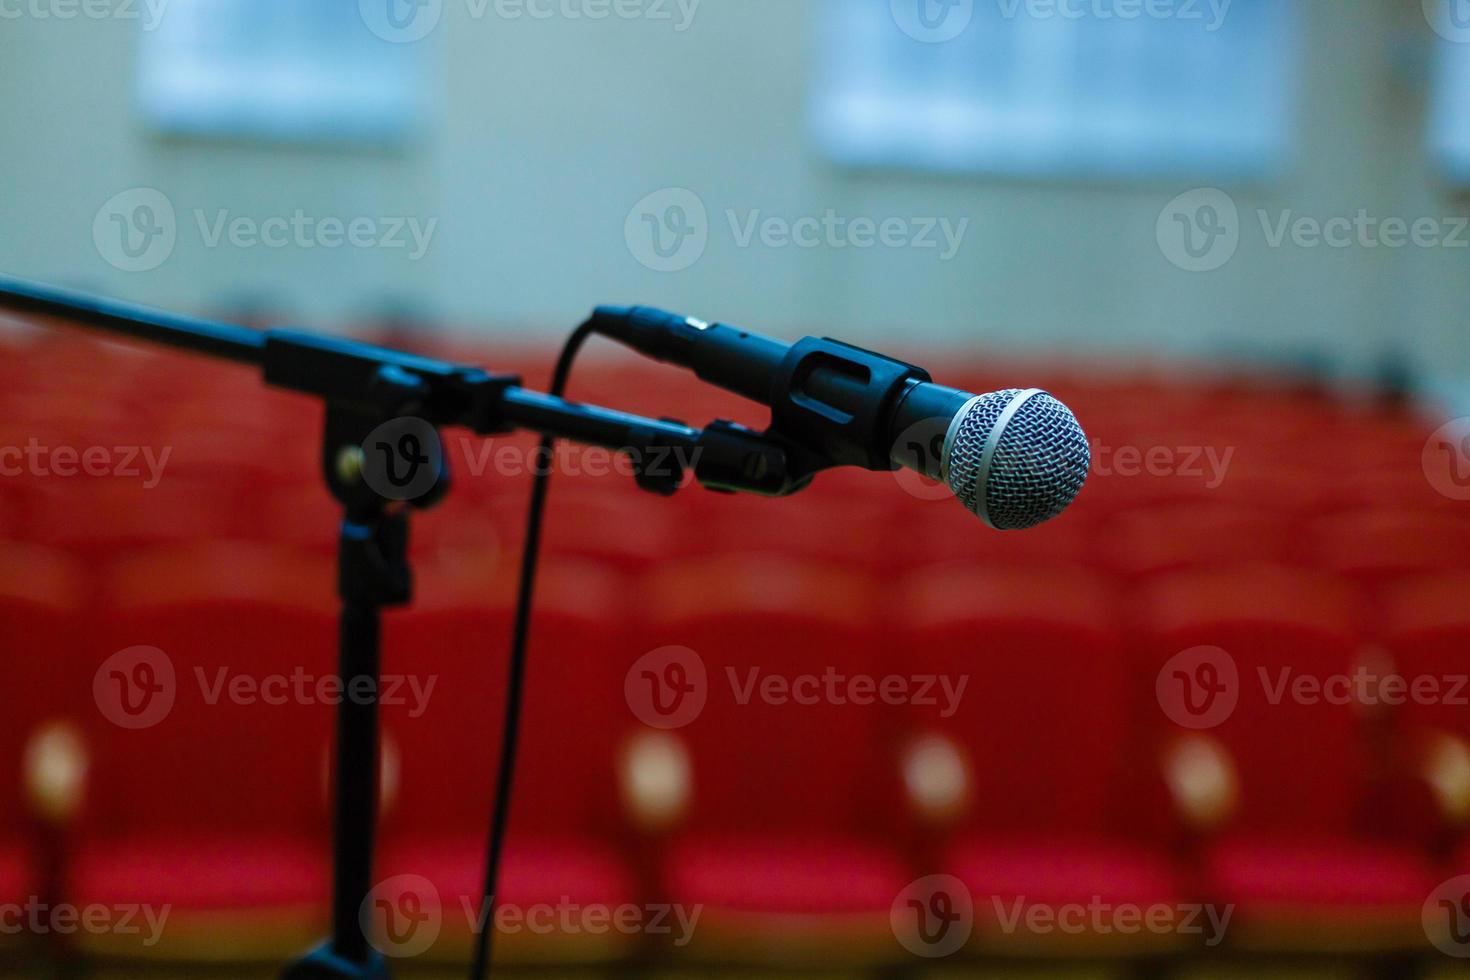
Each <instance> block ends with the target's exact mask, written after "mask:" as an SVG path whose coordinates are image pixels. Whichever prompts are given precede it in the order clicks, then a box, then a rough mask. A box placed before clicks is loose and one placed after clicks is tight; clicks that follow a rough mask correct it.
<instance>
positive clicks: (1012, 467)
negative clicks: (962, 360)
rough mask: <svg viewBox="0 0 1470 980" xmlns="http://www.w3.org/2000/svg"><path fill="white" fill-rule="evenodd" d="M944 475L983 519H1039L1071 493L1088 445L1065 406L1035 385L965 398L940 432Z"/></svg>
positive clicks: (1019, 523)
mask: <svg viewBox="0 0 1470 980" xmlns="http://www.w3.org/2000/svg"><path fill="white" fill-rule="evenodd" d="M944 460H945V472H944V474H943V476H944V480H945V482H946V483H948V484H949V488H950V490H951V491H953V492H954V495H955V496H957V497H959V498H960V501H961V502H962V503H963V504H964V505H965V507H966V509H968V510H969V511H970V512H971V513H973V514H975V515H976V516H978V517H979V518H980V519H981V520H983V521H985V523H987V524H989V525H990V526H991V527H994V528H997V529H998V530H1002V531H1019V530H1023V529H1025V528H1031V527H1035V526H1037V525H1038V524H1044V523H1046V522H1047V521H1049V520H1051V519H1052V518H1053V517H1056V516H1057V515H1058V514H1060V513H1061V512H1062V511H1064V510H1066V509H1067V507H1068V506H1069V505H1070V504H1071V503H1072V501H1073V500H1075V499H1076V497H1077V494H1078V493H1079V492H1080V491H1081V490H1082V484H1083V483H1084V482H1086V480H1087V470H1088V467H1089V466H1090V465H1091V462H1092V453H1091V450H1090V449H1089V448H1088V445H1087V435H1086V434H1085V433H1084V432H1083V431H1082V426H1081V425H1080V424H1078V422H1077V417H1076V416H1075V415H1073V414H1072V410H1071V409H1069V408H1067V406H1066V405H1063V404H1062V403H1061V402H1059V401H1057V400H1056V399H1055V398H1053V397H1052V396H1051V395H1049V394H1047V393H1046V392H1044V391H1040V390H1037V389H1034V388H1033V389H1028V390H1022V389H1019V388H1011V389H1007V390H1006V391H996V392H991V393H990V394H988V395H980V396H978V397H976V398H974V399H972V400H971V401H970V402H969V404H967V405H966V406H965V407H964V408H963V409H961V410H960V413H959V414H958V415H956V416H955V419H954V422H953V423H952V424H951V426H950V429H949V434H948V436H947V438H946V440H945V453H944Z"/></svg>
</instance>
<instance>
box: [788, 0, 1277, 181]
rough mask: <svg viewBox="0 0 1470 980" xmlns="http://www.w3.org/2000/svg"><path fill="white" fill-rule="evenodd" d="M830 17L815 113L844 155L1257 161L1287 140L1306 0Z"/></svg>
mask: <svg viewBox="0 0 1470 980" xmlns="http://www.w3.org/2000/svg"><path fill="white" fill-rule="evenodd" d="M1125 11H1126V12H1128V13H1126V14H1125ZM819 16H820V18H821V20H820V22H819V25H818V38H819V43H820V45H821V51H820V64H819V69H818V74H817V79H816V94H815V100H814V113H813V126H814V129H815V134H816V138H817V141H818V143H819V144H820V145H821V146H822V147H823V148H824V150H825V152H826V153H827V154H828V155H829V156H830V157H831V158H832V159H834V160H836V161H837V162H839V163H843V164H849V165H854V166H880V167H913V168H922V169H933V170H946V171H962V172H964V171H968V172H981V173H995V174H1006V175H1018V176H1029V175H1042V176H1080V177H1092V176H1140V175H1141V176H1161V175H1162V176H1170V175H1187V176H1213V175H1220V176H1239V175H1246V176H1251V175H1257V174H1262V173H1266V172H1269V171H1271V170H1273V169H1275V168H1277V167H1278V166H1280V165H1281V164H1283V163H1284V162H1285V157H1286V155H1287V153H1288V151H1289V148H1290V143H1291V131H1292V126H1293V114H1294V102H1295V98H1294V96H1295V92H1296V78H1295V65H1296V62H1297V44H1298V39H1299V35H1300V23H1299V19H1298V18H1299V10H1298V7H1297V4H1296V3H1295V2H1294V0H1234V2H1233V3H1228V4H1221V3H1214V2H1210V0H1146V2H1137V0H979V2H976V0H867V2H858V3H855V2H853V0H824V2H823V3H822V4H821V5H820V13H819Z"/></svg>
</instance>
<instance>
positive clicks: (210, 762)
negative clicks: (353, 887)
mask: <svg viewBox="0 0 1470 980" xmlns="http://www.w3.org/2000/svg"><path fill="white" fill-rule="evenodd" d="M108 583H109V585H108V589H107V609H106V612H105V613H104V615H103V617H102V619H101V621H100V623H99V625H98V627H97V629H96V633H95V636H94V638H93V640H94V642H93V645H92V649H93V651H94V652H93V654H92V655H91V657H89V661H90V663H91V664H92V665H94V666H95V669H96V676H95V679H94V681H93V684H92V692H93V696H94V697H95V698H96V704H97V708H98V709H99V710H98V711H97V712H96V713H95V714H96V718H95V721H94V722H93V724H92V725H91V737H90V746H91V752H92V755H93V767H92V779H91V784H90V786H89V789H88V799H87V806H86V811H85V818H86V819H85V820H84V821H83V825H82V832H83V842H82V845H83V846H82V847H81V848H80V850H79V853H78V856H77V858H76V860H75V862H74V863H73V865H72V867H71V869H70V874H69V884H68V888H69V893H70V895H71V896H73V898H74V899H75V900H76V901H78V902H80V903H83V904H87V903H92V902H98V903H102V904H107V905H115V904H117V903H119V902H137V901H140V900H142V899H140V896H141V895H147V896H150V897H151V898H152V899H156V900H158V901H163V902H167V904H168V905H169V906H170V907H171V909H172V912H171V918H170V925H171V928H170V929H169V931H168V933H167V934H166V935H165V937H164V939H165V942H164V943H160V944H159V945H158V946H156V947H151V948H147V949H141V948H138V946H137V944H136V942H133V943H129V942H128V941H127V938H126V937H121V936H114V937H110V938H104V937H93V938H94V939H95V942H96V943H97V944H98V948H99V950H102V951H105V952H107V953H109V954H114V955H128V956H134V955H145V954H146V955H150V956H153V955H185V956H191V957H193V956H198V957H204V958H212V957H214V956H220V955H223V956H230V955H234V954H237V953H239V952H241V950H242V948H243V949H248V950H251V951H253V952H261V953H262V954H265V953H266V952H267V951H268V954H269V955H272V956H274V955H278V954H284V953H289V952H290V951H291V950H293V949H299V947H300V945H301V944H302V943H303V942H305V941H308V940H309V939H310V937H311V935H312V934H314V933H316V932H318V931H319V930H320V929H321V928H322V918H323V914H324V911H325V902H326V898H327V890H328V873H327V871H328V869H327V839H326V835H325V831H326V829H327V826H326V825H327V821H326V812H325V807H324V803H325V796H324V791H325V777H326V760H327V757H328V756H327V750H328V744H329V741H328V739H329V734H330V731H331V723H332V718H333V713H334V711H335V705H334V703H333V702H332V698H333V694H332V688H330V687H326V688H324V687H323V686H322V684H323V683H330V679H331V678H332V677H333V676H334V674H335V669H336V668H335V663H336V658H335V647H336V622H335V614H334V612H335V605H336V604H335V600H334V598H333V595H332V590H333V585H334V584H335V583H334V578H333V576H332V573H331V566H330V564H329V563H327V562H325V561H322V560H318V559H310V558H304V557H302V556H300V555H298V554H295V553H292V552H287V551H280V550H276V549H270V548H265V547H260V546H249V545H243V544H229V545H219V544H200V545H194V546H186V547H181V548H177V549H169V550H160V551H154V552H150V553H148V554H147V555H144V556H141V557H136V558H132V559H128V560H124V561H121V562H119V563H118V564H117V565H115V566H114V567H113V568H112V569H110V571H109V576H108ZM89 941H91V940H89Z"/></svg>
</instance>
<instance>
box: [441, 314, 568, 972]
mask: <svg viewBox="0 0 1470 980" xmlns="http://www.w3.org/2000/svg"><path fill="white" fill-rule="evenodd" d="M592 333H593V324H592V321H590V320H589V321H587V322H586V323H584V324H582V325H581V326H580V327H578V328H577V329H576V330H574V331H572V335H571V336H570V337H568V338H567V342H566V344H565V345H564V346H563V347H562V349H561V356H560V357H558V358H557V361H556V370H555V371H554V372H553V373H552V375H551V394H552V395H554V396H556V397H557V398H560V397H562V396H563V395H564V394H566V388H567V378H568V376H569V375H570V374H571V373H572V361H573V360H575V359H576V357H577V352H578V351H580V350H581V349H582V345H583V344H584V343H586V341H587V338H588V337H590V336H591V335H592ZM555 444H556V440H555V439H554V438H552V437H551V436H542V437H541V445H540V447H539V448H538V450H537V452H538V454H539V466H538V467H537V468H536V475H535V478H534V480H533V481H532V483H531V507H530V510H529V511H528V512H527V514H526V539H525V545H524V549H523V550H522V552H521V581H520V588H519V591H518V593H517V595H516V621H515V629H514V631H513V632H512V634H511V640H510V668H509V672H508V675H507V678H506V687H505V721H504V724H503V727H502V730H501V734H500V770H499V773H498V775H497V777H496V781H495V809H494V813H493V815H492V816H491V818H490V842H489V845H488V848H487V852H486V855H485V883H484V890H483V894H484V904H483V906H482V908H481V909H480V912H481V915H482V916H483V918H482V920H481V925H480V928H479V932H478V934H477V935H476V936H475V957H474V962H473V963H472V964H471V966H470V980H484V978H485V977H486V976H488V975H489V973H490V957H491V954H492V951H493V950H492V942H491V940H492V937H493V935H494V933H495V897H496V893H497V891H498V890H499V888H500V855H501V851H502V850H503V849H504V847H505V831H506V824H507V823H508V822H509V819H510V794H511V789H512V787H513V786H514V783H515V764H516V742H517V740H518V739H519V736H520V727H521V690H522V687H523V686H524V684H525V678H526V643H527V641H528V640H529V639H530V633H531V611H532V603H533V601H534V598H535V592H536V562H537V559H538V558H539V557H540V551H541V523H542V517H543V516H544V515H545V513H546V494H547V491H548V490H549V489H550V486H551V467H552V452H553V450H554V449H555Z"/></svg>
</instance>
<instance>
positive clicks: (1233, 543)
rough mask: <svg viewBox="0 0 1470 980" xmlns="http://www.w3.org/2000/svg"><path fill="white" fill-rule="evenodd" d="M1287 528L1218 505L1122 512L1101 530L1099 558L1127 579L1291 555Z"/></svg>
mask: <svg viewBox="0 0 1470 980" xmlns="http://www.w3.org/2000/svg"><path fill="white" fill-rule="evenodd" d="M1289 542H1290V535H1289V534H1288V524H1287V523H1286V521H1284V520H1283V519H1281V518H1280V517H1279V516H1277V515H1274V514H1272V513H1271V512H1270V511H1266V510H1259V509H1252V508H1245V507H1239V506H1233V505H1230V504H1225V503H1219V502H1214V501H1201V502H1197V503H1182V504H1174V505H1162V506H1158V507H1145V508H1138V509H1135V510H1130V511H1124V512H1122V513H1120V514H1118V515H1116V516H1115V517H1114V518H1113V519H1112V520H1111V521H1108V522H1107V523H1105V524H1103V525H1102V526H1100V527H1099V528H1098V534H1097V537H1096V540H1095V545H1094V546H1095V547H1096V549H1097V553H1098V558H1099V560H1100V561H1101V562H1103V563H1104V564H1106V566H1107V567H1109V568H1111V569H1113V570H1116V571H1118V572H1120V573H1122V574H1125V575H1147V574H1153V573H1158V572H1168V571H1177V570H1180V569H1184V568H1191V567H1197V566H1207V565H1219V564H1227V563H1231V562H1239V561H1277V560H1282V559H1285V558H1287V557H1288V554H1289V552H1288V545H1289Z"/></svg>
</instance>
